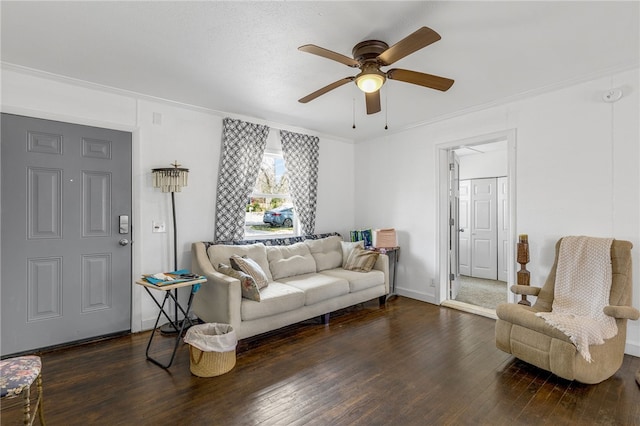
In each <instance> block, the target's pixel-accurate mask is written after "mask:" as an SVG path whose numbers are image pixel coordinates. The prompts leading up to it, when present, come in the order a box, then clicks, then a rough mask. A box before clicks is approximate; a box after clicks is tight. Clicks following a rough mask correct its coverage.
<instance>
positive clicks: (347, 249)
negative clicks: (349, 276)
mask: <svg viewBox="0 0 640 426" xmlns="http://www.w3.org/2000/svg"><path fill="white" fill-rule="evenodd" d="M340 247H341V248H342V263H341V264H340V265H342V266H344V265H346V264H347V259H348V258H349V255H350V254H351V251H352V250H353V248H354V247H360V248H364V241H340Z"/></svg>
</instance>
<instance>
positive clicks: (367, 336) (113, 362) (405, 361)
mask: <svg viewBox="0 0 640 426" xmlns="http://www.w3.org/2000/svg"><path fill="white" fill-rule="evenodd" d="M148 336H149V332H145V333H138V334H134V335H130V336H124V337H117V338H114V339H111V340H107V341H101V342H96V343H90V344H85V345H83V346H79V347H74V348H68V349H62V350H57V351H53V352H48V353H44V354H41V355H42V359H43V377H44V392H45V393H44V409H45V418H46V420H47V424H49V425H54V426H55V425H140V426H141V425H307V424H310V425H398V426H400V425H428V424H433V425H440V424H443V425H449V424H451V425H476V424H486V425H519V424H531V425H539V424H553V425H577V424H580V425H588V424H599V425H640V387H639V386H638V385H637V384H636V382H635V380H634V375H635V371H636V370H638V369H639V368H640V358H636V357H632V356H625V359H624V364H623V366H622V368H621V369H620V371H618V373H617V374H616V375H615V376H613V377H612V378H610V379H609V380H606V381H605V382H603V383H601V384H598V385H582V384H579V383H575V382H569V381H566V380H563V379H560V378H558V377H556V376H553V375H551V374H550V373H547V372H546V371H543V370H540V369H537V368H535V367H533V366H531V365H528V364H525V363H523V362H521V361H519V360H516V359H514V358H513V357H512V356H510V355H508V354H505V353H503V352H501V351H499V350H498V349H496V347H495V344H494V321H493V320H491V319H488V318H484V317H479V316H475V315H472V314H469V313H464V312H459V311H455V310H452V309H448V308H441V307H437V306H434V305H430V304H427V303H422V302H418V301H415V300H412V299H407V298H402V297H399V298H395V299H392V300H390V301H388V302H387V305H386V306H385V307H378V305H377V302H376V301H372V302H369V303H366V304H364V305H359V306H356V307H353V308H350V309H347V310H344V311H341V312H339V313H335V314H333V315H332V318H331V322H330V324H329V325H327V326H324V325H322V324H321V323H320V321H319V320H318V321H316V320H314V321H306V322H304V323H301V324H297V325H295V326H291V327H287V328H284V329H282V330H279V331H278V332H277V333H269V334H267V335H263V336H259V337H257V338H252V339H247V340H245V341H242V342H240V344H239V345H238V356H237V364H236V366H235V368H234V369H233V370H231V371H230V372H229V373H227V374H224V375H222V376H218V377H212V378H200V377H195V376H193V375H191V373H190V372H189V351H188V347H187V346H184V345H183V346H181V347H180V348H179V351H178V355H177V357H176V360H175V362H174V364H173V366H172V367H171V368H170V369H169V370H168V371H165V370H163V369H161V368H159V367H157V366H156V365H154V364H152V363H150V362H148V361H146V359H145V355H144V352H145V347H146V343H147V339H148ZM158 341H159V342H161V344H162V345H164V346H166V350H165V353H164V354H165V355H167V356H168V355H169V353H170V352H169V346H170V343H171V339H167V338H159V339H158ZM0 420H1V423H2V425H11V424H20V412H19V410H4V409H3V411H2V418H1V419H0Z"/></svg>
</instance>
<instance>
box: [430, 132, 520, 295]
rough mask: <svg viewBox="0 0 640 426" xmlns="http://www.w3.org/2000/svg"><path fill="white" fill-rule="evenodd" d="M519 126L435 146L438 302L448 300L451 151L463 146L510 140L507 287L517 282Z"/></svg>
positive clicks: (508, 144)
mask: <svg viewBox="0 0 640 426" xmlns="http://www.w3.org/2000/svg"><path fill="white" fill-rule="evenodd" d="M516 136H517V132H516V129H507V130H503V131H499V132H494V133H489V134H484V135H479V136H474V137H470V138H465V139H458V140H454V141H450V142H444V143H441V144H438V145H436V146H435V148H436V155H435V161H436V165H435V169H436V182H437V186H438V187H437V189H436V193H437V194H438V197H437V212H436V217H437V224H438V232H437V234H436V238H437V243H436V246H437V251H436V264H437V265H438V277H437V282H438V284H437V285H436V295H435V296H436V302H437V303H438V304H442V302H444V301H446V300H449V299H448V294H449V274H450V273H451V271H450V266H449V265H450V261H449V152H450V151H451V150H454V149H457V148H462V147H464V146H474V145H484V144H487V143H492V142H499V141H503V140H506V141H507V184H508V187H509V218H508V220H509V247H508V250H509V253H508V256H507V263H508V265H507V279H508V281H507V287H509V286H511V285H512V284H515V274H516V268H515V260H516V259H515V241H516V235H517V233H516V225H517V224H516V217H517V215H516ZM507 300H508V301H509V302H515V300H516V298H515V295H514V294H512V293H510V292H509V294H508V296H507Z"/></svg>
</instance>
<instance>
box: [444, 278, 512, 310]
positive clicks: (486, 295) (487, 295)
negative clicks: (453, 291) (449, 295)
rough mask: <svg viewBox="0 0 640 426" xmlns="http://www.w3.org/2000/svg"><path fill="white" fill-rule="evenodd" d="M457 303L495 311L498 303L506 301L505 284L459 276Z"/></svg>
mask: <svg viewBox="0 0 640 426" xmlns="http://www.w3.org/2000/svg"><path fill="white" fill-rule="evenodd" d="M459 280H460V291H459V292H458V297H456V298H455V300H457V301H458V302H465V303H470V304H472V305H476V306H482V307H484V308H489V309H495V308H496V306H498V304H499V303H506V301H507V283H506V282H504V281H496V280H485V279H482V278H472V277H468V276H465V275H460V278H459Z"/></svg>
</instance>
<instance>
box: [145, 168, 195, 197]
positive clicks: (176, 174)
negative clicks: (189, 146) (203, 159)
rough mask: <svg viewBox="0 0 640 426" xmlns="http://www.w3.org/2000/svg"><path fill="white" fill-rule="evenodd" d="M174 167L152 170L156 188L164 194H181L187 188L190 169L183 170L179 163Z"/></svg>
mask: <svg viewBox="0 0 640 426" xmlns="http://www.w3.org/2000/svg"><path fill="white" fill-rule="evenodd" d="M172 166H173V167H164V168H158V169H152V170H151V172H152V173H153V187H154V188H160V189H161V190H162V192H180V191H182V188H183V187H185V186H187V177H188V176H189V169H184V168H181V167H180V166H181V164H178V162H177V161H176V162H175V163H173V164H172Z"/></svg>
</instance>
